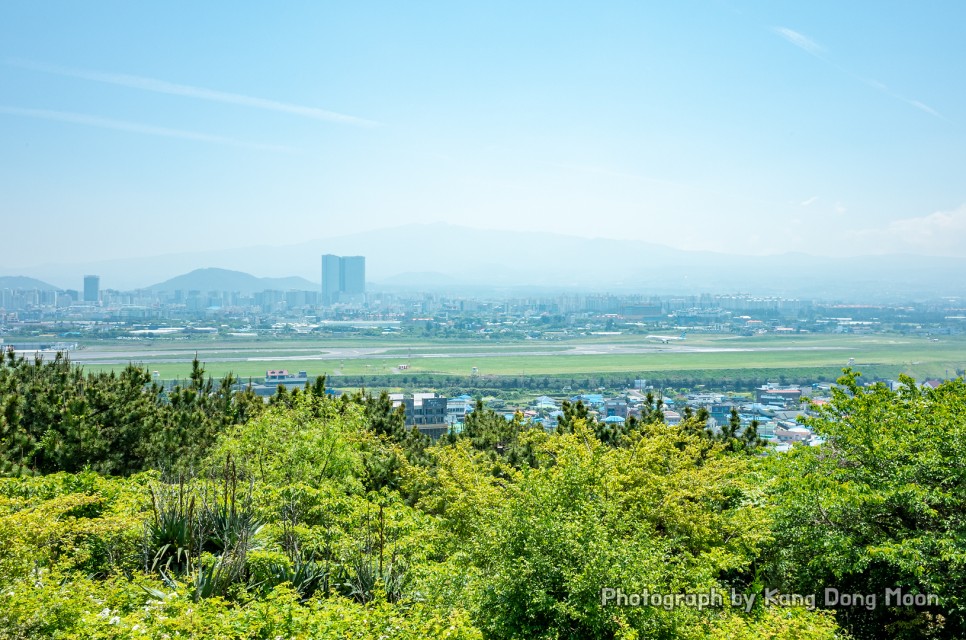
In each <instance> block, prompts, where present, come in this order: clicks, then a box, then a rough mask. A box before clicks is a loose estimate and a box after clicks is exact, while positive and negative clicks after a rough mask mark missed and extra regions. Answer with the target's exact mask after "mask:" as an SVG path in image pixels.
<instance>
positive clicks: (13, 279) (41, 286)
mask: <svg viewBox="0 0 966 640" xmlns="http://www.w3.org/2000/svg"><path fill="white" fill-rule="evenodd" d="M0 289H37V290H39V291H59V290H60V287H55V286H54V285H52V284H50V283H47V282H44V281H43V280H37V279H36V278H28V277H27V276H0Z"/></svg>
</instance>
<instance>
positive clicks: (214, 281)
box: [147, 268, 319, 293]
mask: <svg viewBox="0 0 966 640" xmlns="http://www.w3.org/2000/svg"><path fill="white" fill-rule="evenodd" d="M147 288H148V289H150V290H151V291H177V290H181V291H192V290H197V291H238V292H239V293H257V292H259V291H265V290H266V289H278V290H281V291H290V290H293V289H294V290H299V291H314V290H316V289H318V288H319V285H317V284H315V283H314V282H309V281H308V280H306V279H304V278H299V277H288V278H259V277H256V276H253V275H251V274H250V273H244V272H242V271H231V270H228V269H215V268H206V269H195V270H194V271H191V272H190V273H185V274H183V275H180V276H176V277H174V278H171V279H169V280H165V281H164V282H159V283H158V284H155V285H152V286H150V287H147Z"/></svg>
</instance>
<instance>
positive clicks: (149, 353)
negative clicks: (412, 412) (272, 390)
mask: <svg viewBox="0 0 966 640" xmlns="http://www.w3.org/2000/svg"><path fill="white" fill-rule="evenodd" d="M401 349H406V346H405V345H393V346H391V347H330V348H324V349H323V348H291V349H288V348H284V349H279V348H275V349H257V348H253V349H237V348H232V349H210V350H206V349H153V348H152V349H145V350H140V349H129V348H122V349H114V348H107V349H97V348H87V349H82V350H79V351H72V352H71V353H70V359H71V360H72V361H73V362H76V363H78V364H90V365H115V364H127V363H128V362H144V363H157V364H162V363H168V364H179V363H185V362H191V361H192V360H193V359H194V358H195V356H196V355H197V357H198V358H199V359H200V360H202V361H204V362H212V363H214V362H218V363H222V362H226V363H227V362H272V361H275V362H277V361H279V360H285V361H306V362H311V361H327V360H340V361H341V360H367V359H370V360H393V359H398V360H399V361H400V362H406V361H410V360H414V359H447V358H506V357H544V356H606V355H645V354H655V353H664V354H667V353H681V354H685V353H753V352H766V351H771V352H794V351H841V350H845V349H846V347H841V346H761V347H706V346H688V345H664V344H661V345H652V344H614V345H602V344H575V345H570V346H568V347H567V348H564V349H561V348H560V346H559V345H555V346H554V348H553V349H533V350H521V349H506V350H488V351H476V350H473V346H468V347H467V350H466V351H457V352H446V353H439V352H434V351H433V350H432V347H426V346H425V345H420V346H418V347H414V348H413V350H412V352H410V353H400V350H401Z"/></svg>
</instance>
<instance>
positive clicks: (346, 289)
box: [339, 256, 366, 296]
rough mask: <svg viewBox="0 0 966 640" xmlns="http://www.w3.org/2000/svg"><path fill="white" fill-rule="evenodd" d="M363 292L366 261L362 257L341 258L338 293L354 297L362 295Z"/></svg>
mask: <svg viewBox="0 0 966 640" xmlns="http://www.w3.org/2000/svg"><path fill="white" fill-rule="evenodd" d="M365 292H366V259H365V258H364V257H362V256H346V257H344V258H342V279H341V281H340V282H339V293H344V294H347V295H350V296H355V295H362V294H364V293H365Z"/></svg>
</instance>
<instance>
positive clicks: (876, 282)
mask: <svg viewBox="0 0 966 640" xmlns="http://www.w3.org/2000/svg"><path fill="white" fill-rule="evenodd" d="M772 248H773V247H772ZM323 253H334V254H337V255H363V256H365V257H366V279H367V281H369V282H372V283H377V284H381V283H385V284H386V286H387V287H389V288H392V289H398V288H400V287H404V288H405V289H409V290H412V289H423V290H432V291H440V292H454V293H464V294H465V293H469V292H473V293H481V292H485V291H499V292H507V291H521V292H532V291H537V290H539V291H574V290H580V291H596V292H614V293H618V292H634V293H643V294H648V293H654V294H668V293H702V292H714V293H724V292H738V291H741V292H745V293H752V294H760V295H783V296H797V297H809V298H847V299H852V300H856V299H859V300H861V299H893V300H907V299H917V298H924V297H934V296H939V295H956V296H962V295H966V281H964V280H963V279H962V278H961V277H960V274H962V273H966V260H964V259H960V258H937V257H930V256H918V255H916V256H913V255H893V256H868V257H858V258H828V257H816V256H810V255H806V254H801V253H794V254H787V255H769V256H748V255H730V254H725V253H714V252H708V251H681V250H677V249H672V248H670V247H667V246H664V245H661V244H656V243H649V242H640V241H636V240H611V239H602V238H591V239H587V238H580V237H576V236H568V235H563V234H557V233H552V232H506V231H493V230H478V229H471V228H468V227H460V226H455V225H448V224H413V225H405V226H401V227H396V228H391V229H380V230H376V231H367V232H362V233H355V234H350V235H344V236H339V237H333V238H325V239H317V240H310V241H305V242H300V243H298V244H292V245H287V246H257V247H247V248H240V249H224V250H219V251H211V252H204V253H200V252H199V253H181V254H172V255H166V256H159V257H152V258H144V259H139V260H111V261H103V262H98V263H84V264H77V265H47V266H44V267H38V268H34V269H31V270H30V271H31V272H32V273H33V275H35V276H37V277H41V278H45V279H47V280H52V281H54V282H58V283H61V282H63V283H70V282H75V281H76V285H75V287H74V288H77V287H79V285H80V279H81V275H80V274H84V273H96V274H99V275H100V276H101V286H102V288H116V289H133V288H138V287H144V286H145V283H146V282H151V281H152V280H153V281H156V280H157V279H158V278H163V277H172V276H175V275H177V274H179V273H183V272H185V271H189V270H191V269H198V268H199V267H204V266H209V265H218V266H219V267H222V268H224V269H235V270H239V271H245V272H252V271H253V272H256V273H263V274H266V275H269V276H274V277H284V276H292V275H297V276H301V277H302V278H310V279H311V280H312V281H316V280H318V279H319V277H320V276H319V273H320V269H321V265H320V256H321V254H323ZM167 286H171V285H167ZM251 286H257V287H259V290H260V289H263V288H265V285H264V283H259V284H257V285H251ZM317 286H318V285H315V284H313V285H312V287H311V288H316V287H317ZM156 287H157V285H155V287H152V288H156ZM304 287H305V285H304V284H302V285H297V286H296V287H295V288H304ZM178 288H182V289H202V290H207V289H218V290H222V289H228V290H241V289H242V288H241V287H239V286H222V285H220V284H214V283H212V284H201V285H197V284H192V285H190V286H189V285H179V286H178ZM271 288H278V289H286V288H290V287H288V286H287V285H282V284H273V285H271Z"/></svg>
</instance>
